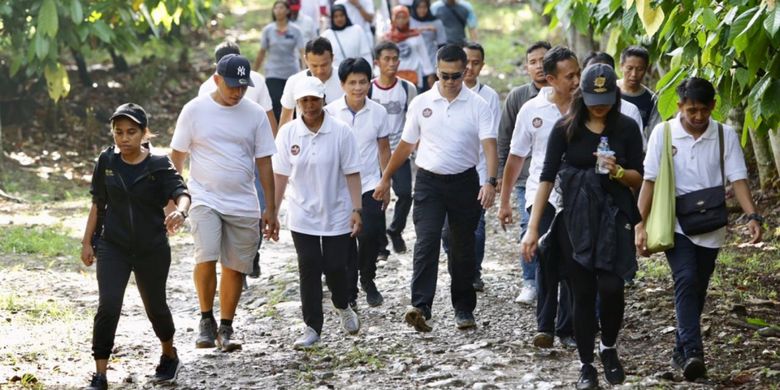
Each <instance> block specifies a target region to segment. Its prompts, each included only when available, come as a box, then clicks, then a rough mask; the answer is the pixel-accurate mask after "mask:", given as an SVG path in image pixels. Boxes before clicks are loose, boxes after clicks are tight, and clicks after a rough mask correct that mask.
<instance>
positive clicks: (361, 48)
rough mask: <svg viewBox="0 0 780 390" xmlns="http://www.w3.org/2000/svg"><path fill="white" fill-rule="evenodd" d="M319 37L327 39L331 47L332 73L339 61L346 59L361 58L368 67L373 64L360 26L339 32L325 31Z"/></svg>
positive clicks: (369, 48) (337, 66)
mask: <svg viewBox="0 0 780 390" xmlns="http://www.w3.org/2000/svg"><path fill="white" fill-rule="evenodd" d="M321 36H322V37H323V38H327V39H328V41H330V45H331V46H333V71H334V72H336V71H337V70H338V68H339V64H341V61H344V59H346V58H356V57H363V58H364V59H365V60H366V61H368V64H369V65H371V64H372V63H373V60H372V58H371V44H370V43H368V38H366V34H364V33H363V29H362V28H361V27H360V26H358V25H356V24H353V25H351V26H349V27H347V28H345V29H343V30H341V31H334V30H332V29H327V30H325V31H323V32H322V34H321Z"/></svg>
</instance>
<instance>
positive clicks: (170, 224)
mask: <svg viewBox="0 0 780 390" xmlns="http://www.w3.org/2000/svg"><path fill="white" fill-rule="evenodd" d="M184 220H185V218H184V214H182V213H181V211H179V210H174V211H173V212H172V213H170V214H168V216H167V217H165V228H166V230H168V234H176V231H177V230H179V228H180V227H181V225H184Z"/></svg>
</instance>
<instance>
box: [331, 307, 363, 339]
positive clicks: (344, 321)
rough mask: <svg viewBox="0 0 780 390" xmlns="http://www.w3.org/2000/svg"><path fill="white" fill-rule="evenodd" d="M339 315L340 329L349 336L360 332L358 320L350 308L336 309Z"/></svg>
mask: <svg viewBox="0 0 780 390" xmlns="http://www.w3.org/2000/svg"><path fill="white" fill-rule="evenodd" d="M337 310H338V311H339V314H340V315H341V328H342V329H344V331H345V332H347V333H349V334H357V332H358V331H360V320H358V316H357V314H356V313H355V311H354V310H352V308H351V307H349V306H347V308H346V309H337Z"/></svg>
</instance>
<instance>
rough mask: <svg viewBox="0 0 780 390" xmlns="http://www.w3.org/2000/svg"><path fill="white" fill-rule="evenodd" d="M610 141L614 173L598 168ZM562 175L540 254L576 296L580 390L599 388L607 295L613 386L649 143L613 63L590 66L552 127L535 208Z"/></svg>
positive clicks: (534, 225) (618, 373)
mask: <svg viewBox="0 0 780 390" xmlns="http://www.w3.org/2000/svg"><path fill="white" fill-rule="evenodd" d="M603 137H606V140H607V141H608V143H609V149H610V150H611V151H612V152H614V154H613V155H612V156H607V157H599V158H598V160H601V163H602V168H604V172H606V171H608V172H609V173H608V174H606V173H605V174H599V173H597V171H596V169H595V167H596V164H597V156H596V150H597V148H598V147H599V144H600V143H601V142H602V139H603ZM556 177H557V178H558V181H559V186H560V192H561V195H562V199H563V211H561V212H560V213H559V214H558V215H557V216H556V218H555V221H554V222H553V227H552V228H551V229H550V231H551V233H550V234H549V236H548V237H546V238H545V240H543V242H542V245H541V247H540V251H541V255H542V256H547V257H550V258H552V259H555V260H558V263H559V264H560V266H561V267H562V270H563V275H566V277H567V278H568V280H569V283H570V285H571V287H572V290H573V296H574V335H575V339H576V340H577V351H578V352H579V356H580V362H581V364H582V369H581V374H580V379H579V381H578V382H577V389H596V388H598V378H597V373H596V369H595V368H594V367H593V348H594V343H595V342H594V338H595V332H596V315H595V313H596V308H595V306H596V294H598V295H599V296H600V297H601V301H600V304H599V314H600V316H599V317H600V325H601V344H600V346H599V356H600V358H601V362H602V364H603V366H604V375H605V377H606V379H607V381H608V382H609V383H611V384H618V383H622V382H623V381H624V380H625V373H624V372H623V367H622V365H621V363H620V359H619V358H618V354H617V349H616V347H617V337H618V332H619V330H620V327H621V325H622V321H623V309H624V305H625V302H624V300H623V280H624V277H625V276H627V275H629V274H630V273H632V272H633V271H635V270H636V267H637V265H636V256H635V251H636V249H635V247H634V246H633V237H634V232H633V226H634V225H635V224H636V223H638V221H639V211H638V210H637V207H636V201H635V198H634V193H633V191H637V190H638V189H639V186H640V185H641V183H642V138H641V136H640V133H639V131H638V129H637V125H636V122H634V121H633V120H632V119H630V118H629V117H627V116H625V115H622V114H620V90H619V89H618V88H617V85H616V76H615V72H614V70H613V69H612V67H610V66H609V65H605V64H594V65H591V66H588V67H587V68H585V70H584V71H583V75H582V78H581V81H580V90H579V91H578V92H577V93H576V95H575V97H574V100H573V101H572V105H571V108H570V111H569V113H568V114H567V115H566V116H564V117H563V118H562V119H561V120H559V121H558V123H556V125H555V127H554V128H553V130H552V132H551V134H550V139H549V141H548V143H547V153H546V156H545V161H544V168H543V170H542V174H541V177H540V184H539V190H538V192H537V194H536V204H544V203H545V202H547V201H548V198H549V196H550V192H551V191H552V190H553V183H555V181H556ZM632 190H633V191H632ZM541 217H542V209H538V210H537V209H534V210H533V211H532V214H531V220H530V222H529V224H528V232H527V233H526V235H525V237H524V238H523V241H522V244H521V245H522V252H523V256H525V257H526V258H530V257H531V256H532V255H533V253H534V252H535V251H536V248H537V243H538V241H539V232H538V226H539V221H540V219H541Z"/></svg>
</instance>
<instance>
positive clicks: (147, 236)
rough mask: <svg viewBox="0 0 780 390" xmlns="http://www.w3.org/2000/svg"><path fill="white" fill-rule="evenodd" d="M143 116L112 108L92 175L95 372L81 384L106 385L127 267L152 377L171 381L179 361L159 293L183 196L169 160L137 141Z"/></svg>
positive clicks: (89, 231) (87, 238) (88, 235)
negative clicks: (156, 345)
mask: <svg viewBox="0 0 780 390" xmlns="http://www.w3.org/2000/svg"><path fill="white" fill-rule="evenodd" d="M147 122H148V121H147V117H146V112H145V111H144V109H143V108H142V107H141V106H139V105H136V104H133V103H127V104H123V105H121V106H119V107H118V108H117V109H116V111H115V112H114V114H113V115H112V116H111V132H112V134H113V136H114V143H115V144H116V146H111V147H109V148H108V149H106V150H105V151H103V152H102V153H101V154H100V156H99V157H98V161H97V164H96V166H95V171H94V173H93V176H92V188H91V189H90V193H91V194H92V208H91V209H90V211H89V218H88V219H87V226H86V229H85V230H84V240H83V241H82V249H81V261H82V262H84V264H85V265H86V266H91V265H92V264H93V263H95V259H96V258H97V281H98V292H99V295H100V300H99V303H98V310H97V314H95V323H94V327H93V334H92V352H93V356H94V357H95V367H96V369H95V371H96V372H95V374H94V375H93V376H92V382H91V384H90V386H89V387H88V389H95V390H97V389H106V388H107V387H108V381H107V379H106V369H107V366H108V358H109V356H110V354H111V350H112V349H113V347H114V336H115V334H116V327H117V323H118V322H119V315H120V313H121V310H122V298H124V295H125V288H126V287H127V282H128V280H129V278H130V273H131V272H132V273H134V274H135V282H136V284H137V285H138V292H139V293H140V294H141V299H142V300H143V303H144V308H145V309H146V315H147V316H148V317H149V320H150V321H151V322H152V327H153V328H154V333H155V334H156V335H157V337H158V338H159V339H160V342H161V344H162V356H161V357H160V364H159V365H158V366H157V369H156V371H155V374H154V378H153V381H154V382H155V383H171V382H174V381H175V380H176V375H177V374H178V372H179V368H180V362H179V358H178V356H177V354H176V348H174V347H173V334H174V332H175V328H174V325H173V317H172V316H171V311H170V310H169V309H168V304H167V302H166V297H165V284H166V281H167V279H168V270H169V268H170V266H171V248H170V246H169V245H168V237H167V235H166V231H167V232H171V233H173V232H175V231H176V229H178V228H179V227H180V226H181V225H182V224H183V223H184V220H185V219H186V218H187V210H188V209H189V207H190V196H189V194H188V193H187V187H186V186H185V185H184V181H183V179H182V177H181V176H180V175H179V173H178V172H176V169H174V167H173V164H172V163H171V160H170V159H169V158H168V157H167V156H157V155H152V154H151V153H150V151H149V144H148V143H144V141H146V140H147V139H148V138H149V137H150V136H151V134H150V132H149V128H148V127H147ZM169 199H170V200H173V201H175V202H176V211H174V212H172V213H170V214H169V215H168V216H167V217H166V216H165V213H164V211H163V208H164V207H165V205H166V204H168V200H169ZM95 252H97V253H95Z"/></svg>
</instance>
